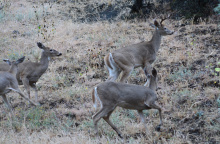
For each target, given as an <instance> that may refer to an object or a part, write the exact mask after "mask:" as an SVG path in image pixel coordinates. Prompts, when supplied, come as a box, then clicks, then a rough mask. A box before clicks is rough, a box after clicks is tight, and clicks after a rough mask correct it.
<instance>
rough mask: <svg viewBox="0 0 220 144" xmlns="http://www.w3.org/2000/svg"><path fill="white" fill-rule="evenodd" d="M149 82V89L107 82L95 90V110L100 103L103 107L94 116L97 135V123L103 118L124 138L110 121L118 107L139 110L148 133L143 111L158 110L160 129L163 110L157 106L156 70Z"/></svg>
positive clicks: (93, 95) (153, 71) (149, 77)
mask: <svg viewBox="0 0 220 144" xmlns="http://www.w3.org/2000/svg"><path fill="white" fill-rule="evenodd" d="M147 81H148V82H150V84H149V87H145V86H140V85H132V84H125V83H117V82H113V81H107V82H104V83H101V84H99V85H98V86H97V87H95V88H94V89H93V92H92V100H93V104H94V107H95V109H96V108H97V105H98V102H99V103H100V105H101V108H100V110H99V111H98V112H97V113H95V114H94V115H93V122H94V127H95V133H96V135H98V125H97V123H98V121H99V120H100V119H101V118H103V119H104V120H105V121H106V122H107V123H108V124H109V125H110V126H111V127H112V128H113V129H114V130H115V131H116V133H117V134H118V136H119V137H121V138H122V134H121V132H120V131H119V130H118V129H117V128H116V127H115V125H113V123H112V122H111V121H110V120H109V117H110V115H111V114H112V112H113V111H114V109H115V108H116V107H117V106H119V107H122V108H125V109H133V110H137V111H138V114H139V115H140V117H141V120H142V122H143V123H144V125H145V129H146V131H147V126H146V122H145V118H144V114H143V110H148V109H158V111H159V116H160V124H159V125H158V126H157V130H159V129H160V126H161V125H162V115H161V108H160V107H159V106H158V105H157V104H155V102H156V101H157V95H156V88H157V71H156V70H155V69H154V68H153V70H152V75H148V80H147Z"/></svg>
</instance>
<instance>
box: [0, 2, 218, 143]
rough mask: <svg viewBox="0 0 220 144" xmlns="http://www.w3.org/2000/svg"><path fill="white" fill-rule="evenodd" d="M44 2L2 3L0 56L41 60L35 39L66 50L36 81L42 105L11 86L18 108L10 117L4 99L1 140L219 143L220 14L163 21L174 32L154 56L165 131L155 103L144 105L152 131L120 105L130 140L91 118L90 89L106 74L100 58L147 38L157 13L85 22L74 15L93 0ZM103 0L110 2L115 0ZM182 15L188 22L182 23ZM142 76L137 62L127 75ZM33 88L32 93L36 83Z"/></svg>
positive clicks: (137, 80)
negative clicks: (218, 19)
mask: <svg viewBox="0 0 220 144" xmlns="http://www.w3.org/2000/svg"><path fill="white" fill-rule="evenodd" d="M94 1H96V0H94ZM42 2H43V0H40V1H30V0H14V1H13V2H11V1H10V0H4V7H3V8H2V9H1V13H0V47H1V48H0V59H3V58H9V59H16V58H18V57H20V56H22V55H25V56H26V60H27V59H29V60H31V61H37V60H38V59H39V57H40V53H41V50H40V49H38V47H37V45H36V42H38V41H40V42H42V43H44V45H46V46H49V47H51V48H54V49H56V50H58V51H60V52H62V53H63V56H62V57H59V58H54V59H52V60H51V62H50V65H49V68H48V70H47V72H46V73H45V74H44V75H43V76H42V77H41V79H40V80H39V82H38V83H37V87H38V90H39V99H40V101H39V102H40V103H41V106H40V107H33V106H28V105H27V104H25V102H26V101H24V100H22V99H20V97H19V96H18V95H17V94H14V93H10V94H8V98H9V99H10V101H11V104H12V106H13V108H14V111H15V114H16V119H15V120H12V119H11V118H10V116H9V114H8V110H7V109H6V106H5V105H4V103H3V100H2V99H0V127H1V128H0V143H6V144H7V143H169V144H171V143H173V144H174V143H175V144H177V143H212V144H215V143H216V144H217V143H219V142H220V110H219V108H220V89H219V88H220V82H219V78H220V76H219V72H217V71H215V68H216V67H220V49H219V46H220V38H219V34H220V33H219V29H218V25H217V23H216V19H212V18H210V19H209V21H207V22H202V21H201V22H200V24H198V25H193V24H192V23H190V21H183V20H181V21H175V20H167V21H165V25H168V27H169V28H170V29H174V30H175V33H174V34H173V35H172V36H167V37H164V38H163V40H162V44H161V48H160V50H159V53H158V58H157V60H156V61H155V63H154V66H155V67H156V68H157V70H158V73H159V87H160V89H159V90H158V91H157V93H158V97H159V103H160V105H161V106H162V107H163V108H164V109H165V110H166V111H165V112H163V119H164V125H163V127H162V130H161V131H160V132H156V131H155V127H156V125H157V124H159V118H158V113H157V111H156V110H155V111H154V110H149V111H145V116H146V119H147V125H148V129H149V131H150V135H146V134H145V133H144V127H143V125H142V124H141V123H139V118H138V114H137V112H136V111H132V110H124V109H121V108H117V109H116V110H115V111H114V113H113V114H112V116H111V120H112V121H113V123H115V124H116V126H117V127H118V128H119V129H120V130H121V131H122V133H123V134H124V135H125V139H124V140H121V139H120V138H119V137H118V136H117V135H116V133H115V132H114V131H113V130H112V129H111V128H110V127H109V125H108V124H106V123H105V122H104V121H103V120H101V121H100V123H99V127H100V129H99V132H100V134H101V135H102V136H101V138H100V139H98V138H96V137H95V136H94V129H93V122H92V119H91V116H92V114H94V109H93V108H92V103H91V90H92V88H93V87H94V86H95V85H96V84H98V83H100V82H101V81H105V80H106V78H107V77H108V73H107V70H106V69H105V67H104V63H103V57H104V56H105V55H106V54H107V53H108V52H111V51H113V50H115V49H117V48H121V47H123V46H126V45H129V44H133V43H138V42H141V41H144V40H149V39H150V38H151V36H152V32H153V29H152V28H151V27H149V22H152V21H153V18H154V16H153V15H152V16H150V17H151V18H149V19H147V22H144V21H143V22H142V21H137V20H133V21H122V20H119V19H118V20H117V21H114V22H108V21H99V18H98V17H97V20H98V21H96V22H91V23H88V22H86V21H85V22H81V21H77V19H78V17H79V16H81V17H83V16H84V15H86V14H85V13H83V12H84V9H85V8H86V5H93V4H94V3H95V2H77V1H70V0H63V1H62V0H57V1H56V2H52V0H51V1H49V0H48V1H47V2H45V3H42ZM48 2H50V3H48ZM98 3H104V4H105V5H113V4H114V3H117V1H115V0H113V1H110V0H102V1H98V0H97V2H96V3H95V4H98ZM94 10H95V9H94ZM77 11H81V12H80V13H81V15H79V14H78V12H77ZM83 14H84V15H83ZM185 22H187V23H188V25H183V24H185ZM44 25H45V27H44ZM145 80H146V79H145V75H144V73H143V71H142V70H141V69H136V70H135V71H133V72H132V74H131V76H130V77H129V79H128V82H129V83H133V84H139V85H143V84H144V82H145ZM21 89H22V90H24V88H23V86H21ZM31 95H32V99H33V100H34V91H33V90H32V91H31Z"/></svg>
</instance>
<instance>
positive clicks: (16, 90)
mask: <svg viewBox="0 0 220 144" xmlns="http://www.w3.org/2000/svg"><path fill="white" fill-rule="evenodd" d="M9 89H10V90H13V91H14V92H17V93H18V94H19V95H20V96H21V97H23V98H24V99H25V100H27V101H29V102H30V103H31V104H33V105H35V106H36V104H35V103H34V102H32V101H31V100H30V99H29V98H27V97H26V96H25V95H24V94H23V93H22V92H21V91H20V90H19V89H13V88H9Z"/></svg>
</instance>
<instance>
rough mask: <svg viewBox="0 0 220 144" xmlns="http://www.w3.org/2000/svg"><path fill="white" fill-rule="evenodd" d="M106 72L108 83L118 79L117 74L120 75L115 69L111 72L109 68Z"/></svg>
mask: <svg viewBox="0 0 220 144" xmlns="http://www.w3.org/2000/svg"><path fill="white" fill-rule="evenodd" d="M108 71H109V78H108V80H110V81H115V80H116V79H117V78H118V76H119V74H120V73H121V71H120V70H117V69H113V70H112V69H110V68H109V69H108Z"/></svg>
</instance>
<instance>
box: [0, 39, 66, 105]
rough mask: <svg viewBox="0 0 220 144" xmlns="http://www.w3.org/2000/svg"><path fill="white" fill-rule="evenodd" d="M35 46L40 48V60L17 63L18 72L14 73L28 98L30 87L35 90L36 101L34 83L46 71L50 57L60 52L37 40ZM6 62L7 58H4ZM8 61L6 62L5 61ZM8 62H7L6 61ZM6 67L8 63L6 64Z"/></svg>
mask: <svg viewBox="0 0 220 144" xmlns="http://www.w3.org/2000/svg"><path fill="white" fill-rule="evenodd" d="M37 46H38V47H39V48H40V49H42V50H43V51H42V53H41V58H40V62H31V61H26V62H23V63H21V64H19V65H18V73H17V75H16V78H17V81H18V84H19V85H24V88H25V89H26V91H27V94H28V98H29V99H30V87H31V88H33V89H34V91H35V101H36V102H38V92H37V87H36V83H37V82H38V80H39V78H40V77H41V76H42V75H43V74H44V73H45V72H46V70H47V68H48V66H49V61H50V57H59V56H61V55H62V53H60V52H58V51H56V50H54V49H51V48H49V47H46V46H44V45H43V44H42V43H40V42H37ZM5 62H7V60H5ZM7 63H8V62H7ZM8 64H9V63H8ZM0 66H1V65H0ZM7 67H8V69H9V67H10V65H7ZM1 69H6V68H5V67H4V66H2V67H0V70H1Z"/></svg>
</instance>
